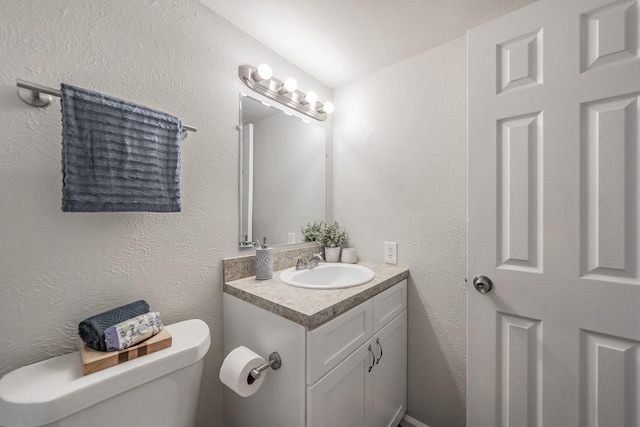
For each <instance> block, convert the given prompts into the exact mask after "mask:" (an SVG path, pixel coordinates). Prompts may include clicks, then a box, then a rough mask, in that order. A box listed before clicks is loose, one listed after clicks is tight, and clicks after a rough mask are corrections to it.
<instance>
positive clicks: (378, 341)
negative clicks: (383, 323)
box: [376, 338, 382, 365]
mask: <svg viewBox="0 0 640 427" xmlns="http://www.w3.org/2000/svg"><path fill="white" fill-rule="evenodd" d="M376 344H378V347H380V356H379V357H378V359H377V360H376V365H377V364H378V363H380V359H382V344H380V338H376Z"/></svg>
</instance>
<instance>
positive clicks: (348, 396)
mask: <svg viewBox="0 0 640 427" xmlns="http://www.w3.org/2000/svg"><path fill="white" fill-rule="evenodd" d="M374 363H375V360H374V353H373V344H372V342H371V341H369V342H366V343H365V344H363V345H362V346H360V347H359V348H358V349H357V350H356V351H354V352H353V353H352V354H351V355H350V356H349V357H347V358H346V359H345V360H344V361H343V362H342V363H340V364H339V365H338V366H336V367H335V368H334V369H333V370H331V371H330V372H329V373H328V374H327V375H325V376H324V377H323V378H322V379H320V380H319V381H318V382H317V383H315V384H314V385H312V386H309V387H308V388H307V427H328V426H332V427H333V426H335V427H369V426H371V416H372V385H373V383H372V378H373V375H372V373H373V372H371V369H373V365H374Z"/></svg>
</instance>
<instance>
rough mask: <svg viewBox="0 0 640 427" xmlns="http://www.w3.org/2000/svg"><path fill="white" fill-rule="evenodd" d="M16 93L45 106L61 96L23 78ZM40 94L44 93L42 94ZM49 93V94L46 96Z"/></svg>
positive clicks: (53, 90) (39, 105)
mask: <svg viewBox="0 0 640 427" xmlns="http://www.w3.org/2000/svg"><path fill="white" fill-rule="evenodd" d="M17 86H18V87H19V88H20V89H18V95H20V98H21V99H22V100H23V101H24V102H26V103H27V104H29V105H31V106H34V107H46V106H47V105H49V103H51V96H55V97H58V98H60V97H62V93H61V92H60V91H59V90H57V89H54V88H52V87H48V86H43V85H40V84H37V83H31V82H27V81H24V80H20V79H18V80H17ZM42 94H46V96H43V95H42ZM48 95H51V96H48ZM182 129H183V130H185V131H189V132H197V131H198V128H196V127H193V126H188V125H184V124H183V125H182Z"/></svg>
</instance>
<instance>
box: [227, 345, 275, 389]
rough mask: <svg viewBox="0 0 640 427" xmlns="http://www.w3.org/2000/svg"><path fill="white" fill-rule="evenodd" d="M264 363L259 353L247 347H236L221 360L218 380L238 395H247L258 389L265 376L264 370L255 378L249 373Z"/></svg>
mask: <svg viewBox="0 0 640 427" xmlns="http://www.w3.org/2000/svg"><path fill="white" fill-rule="evenodd" d="M265 363H266V361H265V360H264V359H263V358H262V357H260V355H258V354H256V353H254V352H253V351H251V350H249V349H248V348H247V347H245V346H240V347H236V348H234V349H233V350H232V351H231V353H229V354H228V355H227V357H225V358H224V361H223V362H222V367H221V368H220V381H222V383H223V384H224V385H226V386H227V387H229V388H230V389H231V390H233V391H235V392H236V393H237V394H239V395H240V396H242V397H249V396H251V395H252V394H253V393H255V392H256V391H258V389H259V388H260V386H261V385H262V382H263V381H264V378H265V377H266V375H265V374H266V372H263V373H262V375H260V378H258V379H257V380H256V379H254V378H253V377H252V376H250V375H249V373H250V372H251V370H252V369H255V368H257V367H259V366H261V365H264V364H265Z"/></svg>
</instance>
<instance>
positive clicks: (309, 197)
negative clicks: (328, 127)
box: [239, 95, 327, 248]
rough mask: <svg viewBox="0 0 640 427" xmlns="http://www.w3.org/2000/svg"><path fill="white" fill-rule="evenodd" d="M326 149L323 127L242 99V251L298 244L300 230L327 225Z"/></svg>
mask: <svg viewBox="0 0 640 427" xmlns="http://www.w3.org/2000/svg"><path fill="white" fill-rule="evenodd" d="M326 147H327V141H326V131H325V129H323V128H322V127H320V126H317V125H314V124H312V123H306V122H303V121H302V120H301V119H300V118H298V117H296V116H293V115H290V114H288V113H285V112H284V111H283V110H280V109H278V108H275V107H272V106H269V105H266V104H265V103H263V102H261V101H258V100H256V99H254V98H251V97H250V96H244V95H241V96H240V233H239V234H240V240H239V242H240V247H241V248H252V247H253V243H252V242H253V241H255V240H260V241H262V238H263V237H266V238H267V241H268V243H269V245H270V246H273V245H282V244H288V243H300V242H301V238H302V236H301V233H300V229H301V227H302V226H303V225H305V224H306V223H307V222H313V221H320V220H325V216H326V150H327V148H326ZM292 236H294V238H293V241H292V239H291V237H292Z"/></svg>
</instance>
